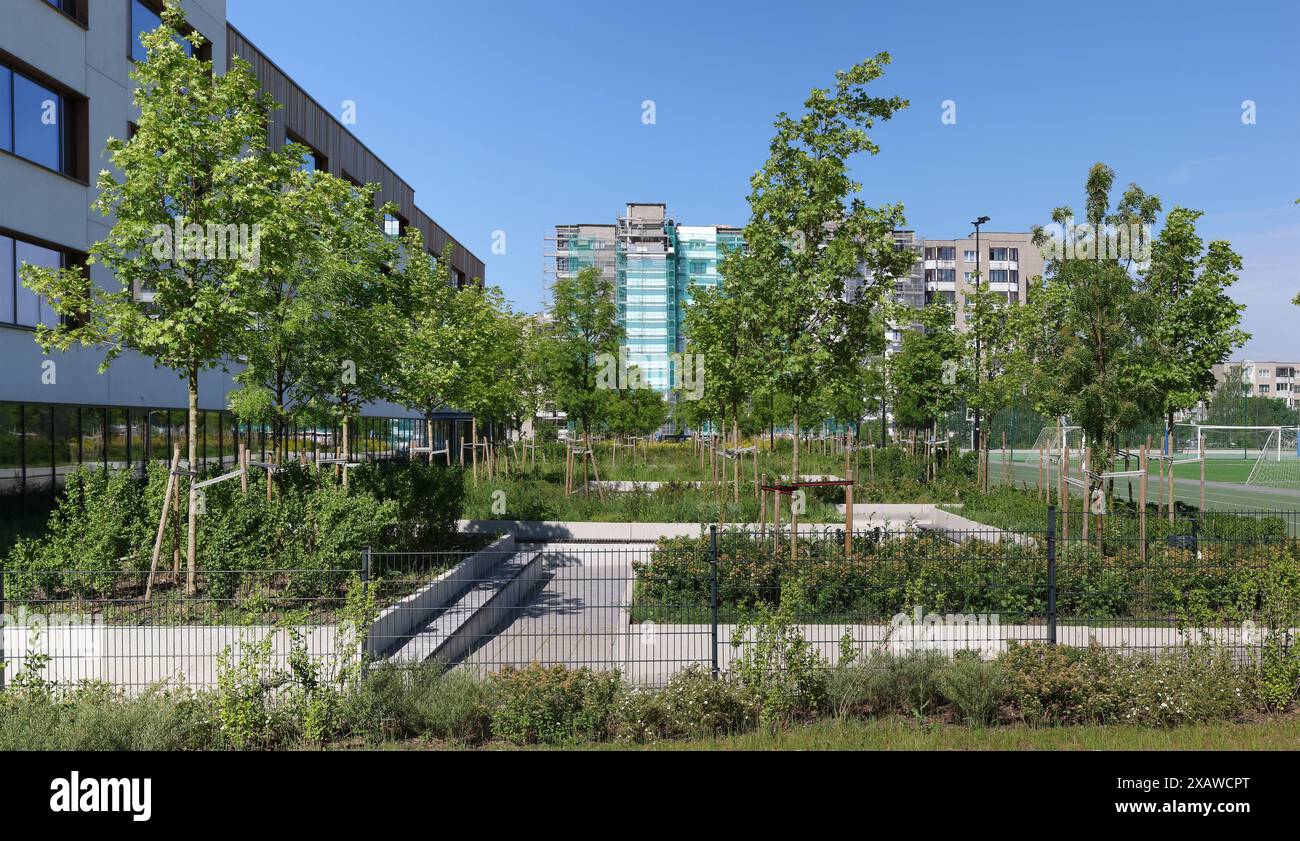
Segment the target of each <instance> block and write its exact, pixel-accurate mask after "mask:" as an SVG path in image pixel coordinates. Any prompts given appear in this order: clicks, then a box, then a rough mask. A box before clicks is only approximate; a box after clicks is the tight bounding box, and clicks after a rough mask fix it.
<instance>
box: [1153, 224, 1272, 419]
mask: <svg viewBox="0 0 1300 841" xmlns="http://www.w3.org/2000/svg"><path fill="white" fill-rule="evenodd" d="M1201 215H1202V213H1201V211H1199V210H1188V209H1186V208H1183V207H1175V208H1174V209H1173V210H1171V211H1170V212H1169V215H1168V216H1166V217H1165V224H1164V228H1163V229H1162V230H1161V232H1160V236H1159V237H1157V238H1156V240H1155V242H1154V243H1153V245H1152V249H1151V264H1150V267H1149V268H1147V269H1146V270H1145V271H1143V272H1141V273H1140V274H1141V277H1142V281H1143V287H1144V290H1145V292H1146V294H1148V295H1149V296H1151V298H1152V299H1153V301H1154V303H1155V304H1156V306H1155V307H1154V308H1153V311H1154V313H1155V317H1154V320H1153V322H1152V323H1151V325H1150V327H1149V335H1150V338H1151V341H1152V343H1153V345H1154V349H1155V353H1154V358H1153V359H1152V362H1151V365H1150V367H1149V368H1148V369H1147V372H1148V374H1149V375H1150V377H1151V378H1152V380H1153V381H1154V385H1155V387H1156V389H1157V390H1158V391H1159V392H1160V393H1161V394H1162V395H1163V404H1162V408H1163V410H1164V419H1165V428H1166V429H1172V428H1173V425H1174V414H1175V413H1176V412H1178V411H1180V410H1186V409H1191V408H1192V407H1194V406H1195V405H1196V404H1197V403H1199V402H1200V401H1202V400H1204V399H1205V397H1206V396H1207V395H1209V393H1210V392H1211V391H1212V390H1213V389H1214V386H1215V380H1214V372H1213V367H1214V366H1215V365H1217V364H1219V363H1221V362H1223V361H1225V360H1226V359H1227V358H1228V356H1229V355H1230V354H1231V353H1232V352H1233V351H1234V350H1236V349H1237V348H1239V347H1241V346H1242V345H1243V344H1245V343H1246V341H1247V340H1248V339H1249V338H1250V334H1249V333H1246V332H1245V331H1243V330H1242V329H1241V328H1240V327H1239V325H1240V323H1241V314H1242V312H1243V311H1244V310H1245V306H1244V305H1242V304H1238V303H1237V302H1235V301H1233V300H1232V298H1230V297H1228V294H1227V292H1226V291H1225V290H1226V289H1227V288H1228V287H1229V286H1231V285H1232V284H1233V283H1235V282H1236V280H1237V271H1238V270H1239V269H1240V268H1241V258H1240V257H1239V256H1238V255H1237V254H1236V253H1235V252H1234V251H1233V250H1232V247H1231V245H1229V244H1228V243H1227V242H1226V241H1224V240H1215V241H1213V242H1211V243H1210V244H1209V247H1208V248H1205V246H1204V244H1203V243H1202V241H1201V238H1200V237H1199V236H1197V234H1196V220H1197V219H1199V218H1200V217H1201Z"/></svg>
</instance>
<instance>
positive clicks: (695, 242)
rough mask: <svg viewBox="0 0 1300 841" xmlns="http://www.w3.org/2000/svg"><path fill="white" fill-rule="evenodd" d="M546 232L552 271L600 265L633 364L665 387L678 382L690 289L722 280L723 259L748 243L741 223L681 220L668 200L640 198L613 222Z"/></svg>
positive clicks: (562, 274)
mask: <svg viewBox="0 0 1300 841" xmlns="http://www.w3.org/2000/svg"><path fill="white" fill-rule="evenodd" d="M547 240H548V249H547V254H546V257H547V272H548V275H550V276H553V277H556V278H567V277H574V276H576V275H577V273H578V272H579V271H581V270H582V269H583V268H586V267H589V266H596V267H598V268H600V270H601V273H602V274H603V275H604V276H605V277H606V278H608V279H609V280H610V281H611V282H612V284H613V287H614V304H615V312H616V317H617V320H618V325H619V326H620V327H621V328H623V331H624V345H625V346H626V348H627V364H628V365H629V366H630V365H635V366H637V368H639V369H640V371H641V373H642V375H643V376H644V378H645V380H646V382H647V383H648V384H649V385H650V387H651V388H653V389H655V390H656V391H659V392H668V391H669V390H670V389H671V388H672V386H673V381H674V379H675V377H676V368H675V365H676V363H675V361H674V359H675V354H678V353H682V352H684V351H685V350H686V335H685V332H684V329H683V321H684V319H685V316H686V307H687V306H688V305H689V304H690V302H691V296H692V290H693V289H695V288H697V287H704V288H712V287H715V286H717V285H718V280H719V274H718V263H719V262H720V261H721V260H722V258H723V257H724V256H725V255H726V253H727V251H728V250H729V249H735V248H739V247H741V245H742V244H743V241H742V240H741V235H740V229H739V228H735V227H732V226H729V225H679V224H677V223H676V222H675V221H674V220H673V219H672V217H671V215H670V214H669V213H668V209H667V206H666V205H664V204H659V203H638V202H633V203H629V204H627V205H626V207H625V208H624V212H623V214H622V215H621V216H619V217H618V219H617V220H616V221H615V222H614V223H613V224H599V223H598V224H590V223H586V224H572V225H556V226H555V235H554V236H553V237H548V238H547Z"/></svg>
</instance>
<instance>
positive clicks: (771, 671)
mask: <svg viewBox="0 0 1300 841" xmlns="http://www.w3.org/2000/svg"><path fill="white" fill-rule="evenodd" d="M799 607H800V601H799V599H798V596H797V595H795V591H794V590H786V591H783V592H782V594H781V603H780V606H779V607H777V608H776V609H775V610H773V609H772V608H770V607H768V606H767V605H762V606H760V607H759V610H758V616H757V619H756V620H755V621H753V622H750V621H743V622H741V623H739V624H738V625H737V626H736V628H735V630H734V631H733V632H732V636H731V647H732V648H733V649H736V650H737V652H738V656H737V657H736V658H735V659H734V660H733V661H732V664H731V672H732V674H733V675H734V679H735V680H736V682H737V683H738V684H739V685H740V686H741V687H742V688H743V689H745V690H746V691H747V692H749V693H752V694H753V696H754V698H755V702H756V705H757V707H758V722H759V724H760V726H762V727H765V728H768V729H772V730H774V729H776V728H779V727H785V726H788V725H789V724H791V723H792V722H794V721H795V720H796V719H797V718H802V717H805V716H811V715H815V714H816V713H818V712H821V711H822V710H823V709H824V708H825V706H826V704H827V701H828V696H827V694H826V666H827V664H826V661H825V659H824V658H823V657H822V656H821V654H820V653H819V652H818V651H817V649H815V648H814V647H813V646H812V645H811V644H810V643H809V642H808V641H807V640H806V639H805V638H804V635H803V630H802V629H801V628H800V627H799V626H798V624H797V622H798V619H799ZM751 633H752V635H753V639H752V640H751V639H749V636H750V635H751Z"/></svg>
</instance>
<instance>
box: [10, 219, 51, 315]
mask: <svg viewBox="0 0 1300 841" xmlns="http://www.w3.org/2000/svg"><path fill="white" fill-rule="evenodd" d="M23 263H27V264H29V265H33V266H44V267H45V268H48V269H60V268H63V266H64V256H63V254H62V253H60V252H58V251H55V250H54V249H51V248H45V247H43V246H40V245H36V244H34V243H30V242H24V241H23V240H20V239H15V238H14V237H9V236H4V235H0V323H4V324H17V325H19V326H21V327H35V326H36V325H37V324H45V325H48V326H53V325H55V324H56V323H57V320H58V319H57V316H56V315H55V314H54V311H53V310H52V309H51V308H50V303H49V301H47V300H46V299H45V298H44V297H43V296H41V295H37V294H36V293H35V292H33V291H31V290H30V289H28V288H27V287H26V286H23V284H22V280H21V278H20V277H19V271H18V269H19V267H20V266H22V264H23Z"/></svg>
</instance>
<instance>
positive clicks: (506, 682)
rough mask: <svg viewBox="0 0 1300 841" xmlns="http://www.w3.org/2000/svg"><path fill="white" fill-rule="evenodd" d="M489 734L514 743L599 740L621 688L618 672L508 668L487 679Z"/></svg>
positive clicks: (608, 721)
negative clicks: (490, 698) (490, 702)
mask: <svg viewBox="0 0 1300 841" xmlns="http://www.w3.org/2000/svg"><path fill="white" fill-rule="evenodd" d="M491 683H492V689H493V705H492V735H493V736H494V737H496V738H498V739H504V740H506V741H509V742H514V743H515V744H520V745H527V744H536V743H542V744H567V743H572V742H576V741H584V740H593V741H599V740H601V739H604V738H606V737H607V736H608V734H609V724H610V717H611V715H612V713H613V711H614V708H615V705H616V703H617V701H618V698H619V695H620V693H621V692H622V689H623V683H622V679H621V678H620V677H619V674H618V672H605V673H602V672H593V671H592V670H590V669H587V668H581V669H570V668H567V667H565V666H549V667H547V666H540V665H537V664H536V663H534V664H533V665H531V666H528V667H526V668H522V669H516V668H512V667H507V668H506V669H505V670H503V671H501V672H497V673H496V674H494V675H493V676H492V679H491Z"/></svg>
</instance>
